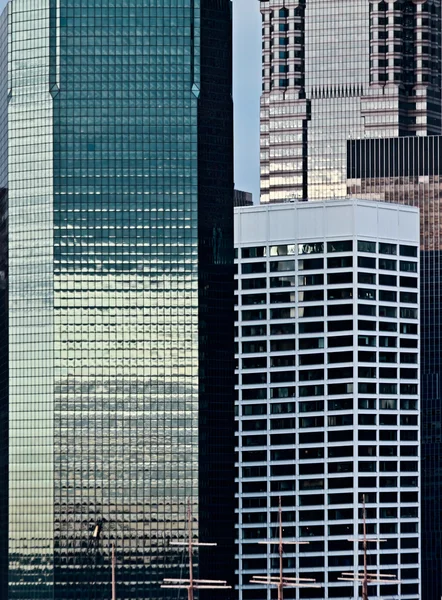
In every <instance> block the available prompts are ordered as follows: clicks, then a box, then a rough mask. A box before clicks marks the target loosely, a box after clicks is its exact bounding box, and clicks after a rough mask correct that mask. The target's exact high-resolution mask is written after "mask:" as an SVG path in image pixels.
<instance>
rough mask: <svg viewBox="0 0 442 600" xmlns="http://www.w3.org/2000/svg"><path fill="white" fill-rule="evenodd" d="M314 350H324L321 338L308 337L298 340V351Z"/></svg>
mask: <svg viewBox="0 0 442 600" xmlns="http://www.w3.org/2000/svg"><path fill="white" fill-rule="evenodd" d="M316 348H324V338H323V337H318V338H314V337H308V338H300V339H299V349H300V350H315V349H316Z"/></svg>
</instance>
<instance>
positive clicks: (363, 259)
mask: <svg viewBox="0 0 442 600" xmlns="http://www.w3.org/2000/svg"><path fill="white" fill-rule="evenodd" d="M358 267H361V268H362V269H376V259H375V258H371V257H368V256H358Z"/></svg>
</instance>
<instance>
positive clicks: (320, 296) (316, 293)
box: [298, 290, 324, 302]
mask: <svg viewBox="0 0 442 600" xmlns="http://www.w3.org/2000/svg"><path fill="white" fill-rule="evenodd" d="M298 297H299V302H317V301H321V300H324V290H306V291H304V292H298Z"/></svg>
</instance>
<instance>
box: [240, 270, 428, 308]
mask: <svg viewBox="0 0 442 600" xmlns="http://www.w3.org/2000/svg"><path fill="white" fill-rule="evenodd" d="M411 264H415V263H411ZM401 270H404V271H407V272H411V270H410V269H402V268H401ZM357 281H358V283H363V284H366V285H376V283H379V285H380V286H389V287H397V283H398V278H397V276H396V275H386V274H385V273H381V274H379V275H378V276H377V275H376V273H365V272H362V271H359V272H358V274H357ZM325 282H327V284H328V285H339V284H343V283H353V272H352V271H344V272H338V273H328V274H327V277H325V276H324V273H314V274H313V273H312V274H311V275H298V277H297V278H296V276H283V277H280V278H273V277H271V278H270V284H271V285H270V287H284V286H290V287H294V286H296V285H298V286H299V287H305V286H315V285H318V286H319V285H324V283H325ZM400 284H401V285H403V286H406V287H413V288H416V287H417V279H416V278H414V277H405V276H402V277H400ZM241 288H242V289H243V290H248V291H252V290H254V291H256V290H262V289H266V288H267V277H253V278H251V279H242V280H241ZM242 298H244V296H242ZM242 303H243V304H244V303H245V302H244V299H243V300H242Z"/></svg>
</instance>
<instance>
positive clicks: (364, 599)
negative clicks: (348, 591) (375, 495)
mask: <svg viewBox="0 0 442 600" xmlns="http://www.w3.org/2000/svg"><path fill="white" fill-rule="evenodd" d="M362 523H363V528H364V577H363V580H362V600H368V572H367V523H366V518H365V494H364V495H363V496H362Z"/></svg>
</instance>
